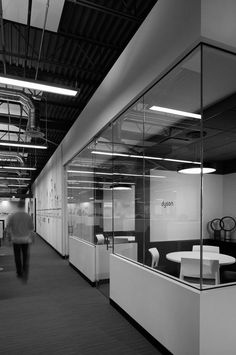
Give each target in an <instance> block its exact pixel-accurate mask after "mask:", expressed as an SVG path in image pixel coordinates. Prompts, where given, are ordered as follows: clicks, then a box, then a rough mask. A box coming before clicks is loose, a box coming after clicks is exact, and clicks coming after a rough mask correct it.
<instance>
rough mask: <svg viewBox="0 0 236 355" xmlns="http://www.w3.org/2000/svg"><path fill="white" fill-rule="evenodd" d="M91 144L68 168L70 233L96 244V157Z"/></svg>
mask: <svg viewBox="0 0 236 355" xmlns="http://www.w3.org/2000/svg"><path fill="white" fill-rule="evenodd" d="M92 147H94V143H91V144H90V145H89V146H88V147H87V148H85V149H84V150H83V151H82V152H81V153H80V154H79V155H78V156H76V157H75V158H74V159H73V160H72V161H71V162H70V164H69V165H68V168H67V195H68V196H67V198H68V231H69V235H71V236H76V237H79V238H81V239H84V240H86V241H87V242H90V243H94V219H95V218H94V194H95V191H94V161H93V160H94V157H93V155H92V154H91V150H92Z"/></svg>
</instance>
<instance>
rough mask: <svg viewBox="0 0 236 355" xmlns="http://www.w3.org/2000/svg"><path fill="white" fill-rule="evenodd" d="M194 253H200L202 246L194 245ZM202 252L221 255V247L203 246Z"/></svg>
mask: <svg viewBox="0 0 236 355" xmlns="http://www.w3.org/2000/svg"><path fill="white" fill-rule="evenodd" d="M192 250H193V251H200V245H193V249H192ZM202 251H205V252H208V253H219V252H220V247H215V246H213V245H203V246H202Z"/></svg>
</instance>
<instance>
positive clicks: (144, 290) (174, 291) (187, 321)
mask: <svg viewBox="0 0 236 355" xmlns="http://www.w3.org/2000/svg"><path fill="white" fill-rule="evenodd" d="M130 280H132V282H130ZM110 298H111V299H112V300H113V301H114V302H116V303H117V304H118V305H119V306H120V307H121V308H122V309H123V310H124V311H125V312H127V313H128V314H129V315H130V316H131V317H132V318H133V319H134V320H135V321H136V322H138V323H139V324H140V325H141V326H142V327H143V328H144V329H145V330H146V331H148V332H149V333H150V334H151V335H152V336H153V337H154V338H155V339H157V340H158V341H159V342H161V344H163V345H164V346H165V347H166V348H167V349H168V350H169V351H171V352H172V353H173V354H175V355H190V354H191V355H199V315H200V292H199V291H197V290H196V291H195V290H193V289H191V288H189V287H188V286H182V285H181V284H180V283H178V282H176V281H170V280H169V279H168V278H166V277H165V276H162V275H160V274H157V273H156V272H153V271H152V270H149V269H146V268H143V267H142V266H139V265H137V264H133V263H132V262H129V261H127V260H124V259H122V258H119V257H118V256H116V255H114V254H112V255H111V256H110ZM208 355H210V354H208Z"/></svg>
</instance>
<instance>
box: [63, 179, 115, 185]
mask: <svg viewBox="0 0 236 355" xmlns="http://www.w3.org/2000/svg"><path fill="white" fill-rule="evenodd" d="M67 182H68V183H69V184H80V183H87V184H102V185H111V184H112V182H104V181H89V180H67Z"/></svg>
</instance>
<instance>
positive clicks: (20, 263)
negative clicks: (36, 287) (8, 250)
mask: <svg viewBox="0 0 236 355" xmlns="http://www.w3.org/2000/svg"><path fill="white" fill-rule="evenodd" d="M33 230H34V226H33V221H32V218H31V217H30V216H29V215H28V214H27V213H26V212H24V211H23V210H22V208H19V211H17V212H15V213H13V214H12V215H10V217H9V219H8V222H7V227H6V231H7V235H8V237H9V240H10V241H11V242H12V243H13V250H14V257H15V264H16V273H17V277H19V278H21V279H22V280H23V281H25V282H27V280H28V274H29V245H30V244H31V243H32V240H33Z"/></svg>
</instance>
